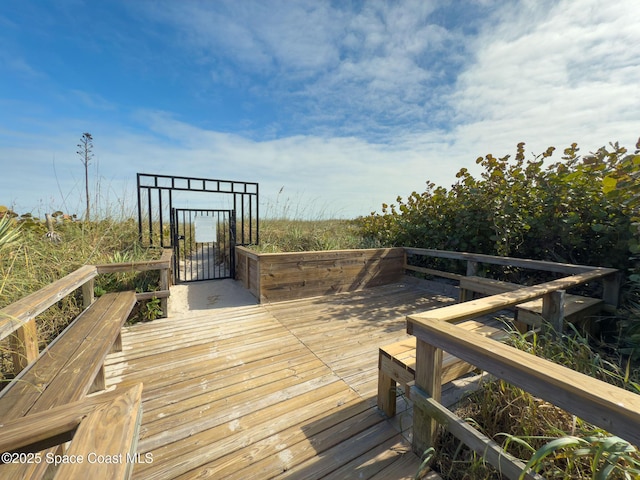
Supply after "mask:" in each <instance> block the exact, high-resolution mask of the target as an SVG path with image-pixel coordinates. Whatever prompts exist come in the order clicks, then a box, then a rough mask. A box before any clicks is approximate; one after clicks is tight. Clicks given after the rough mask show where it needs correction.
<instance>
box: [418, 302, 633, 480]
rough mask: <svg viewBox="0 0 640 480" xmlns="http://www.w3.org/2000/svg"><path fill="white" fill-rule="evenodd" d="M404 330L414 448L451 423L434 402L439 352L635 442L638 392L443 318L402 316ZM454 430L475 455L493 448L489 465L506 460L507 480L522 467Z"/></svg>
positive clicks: (426, 443)
mask: <svg viewBox="0 0 640 480" xmlns="http://www.w3.org/2000/svg"><path fill="white" fill-rule="evenodd" d="M445 308H446V307H445ZM407 332H408V333H410V334H412V335H415V336H416V337H417V342H416V376H415V379H416V380H415V386H414V387H412V390H411V392H412V393H411V396H412V398H414V399H415V405H414V428H413V438H414V440H413V443H414V450H416V451H424V449H426V448H428V447H430V446H432V443H433V440H434V435H435V426H436V421H443V419H444V421H445V422H447V423H451V424H453V423H455V422H456V419H455V416H454V415H453V414H450V412H448V413H447V412H444V411H443V410H442V409H441V408H439V407H438V405H436V404H435V403H434V402H440V396H441V390H440V383H441V382H440V381H439V375H440V371H441V363H442V352H443V351H446V352H448V353H449V354H451V355H454V356H456V357H458V358H460V359H461V360H464V361H465V362H467V363H470V364H472V365H475V366H477V367H478V368H480V369H482V370H484V371H487V372H489V373H491V374H493V375H494V376H495V377H497V378H501V379H503V380H505V381H507V382H509V383H511V384H513V385H515V386H517V387H519V388H522V389H523V390H525V391H527V392H529V393H531V394H532V395H534V396H536V397H539V398H542V399H543V400H546V401H548V402H550V403H552V404H554V405H557V406H558V407H560V408H563V409H564V410H566V411H568V412H570V413H573V414H575V415H577V416H579V417H580V418H582V419H584V420H586V421H587V422H590V423H592V424H594V425H597V426H599V427H602V428H604V429H605V430H606V431H608V432H610V433H612V434H614V435H618V436H619V437H621V438H624V439H625V440H627V441H628V442H629V443H631V444H635V445H639V444H640V395H637V394H634V393H632V392H629V391H627V390H624V389H622V388H618V387H616V386H613V385H611V384H608V383H606V382H603V381H600V380H597V379H595V378H592V377H589V376H587V375H584V374H581V373H578V372H576V371H574V370H572V369H570V368H566V367H563V366H561V365H558V364H555V363H553V362H550V361H548V360H545V359H543V358H540V357H536V356H535V355H532V354H529V353H527V352H523V351H521V350H518V349H517V348H514V347H511V346H508V345H505V344H502V343H500V342H496V341H495V340H491V339H487V338H485V337H483V336H482V335H478V334H477V333H474V332H469V331H467V330H464V329H463V328H460V327H458V326H457V325H453V324H450V323H447V322H442V321H438V320H434V319H427V318H424V316H422V317H420V316H414V315H412V316H409V317H407ZM443 412H444V413H443ZM456 427H457V425H456ZM452 431H453V430H452ZM457 431H458V434H459V435H464V437H465V438H462V437H459V438H460V439H461V440H463V441H464V440H465V439H466V440H467V441H468V442H469V444H470V445H471V444H475V446H474V447H473V448H474V449H475V450H476V451H479V453H480V454H484V452H485V451H486V450H492V452H491V453H492V455H491V456H489V457H487V459H488V460H490V461H491V463H492V464H494V465H496V463H495V462H499V463H500V465H502V464H503V462H504V463H509V464H510V465H509V467H508V469H509V471H510V472H512V474H510V475H509V477H510V478H517V474H516V473H517V472H521V471H522V466H521V464H518V463H517V462H515V463H514V462H512V461H511V460H510V459H509V458H507V457H508V456H507V455H501V454H500V453H499V452H498V450H496V448H495V446H492V445H490V442H489V439H487V438H485V437H483V436H482V435H480V434H477V435H475V434H472V433H469V432H465V431H464V429H457ZM454 433H455V432H454ZM478 442H481V443H482V442H485V443H486V448H485V449H483V448H479V447H478V446H477V445H478Z"/></svg>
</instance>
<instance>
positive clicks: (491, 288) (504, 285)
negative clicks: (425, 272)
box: [460, 276, 604, 328]
mask: <svg viewBox="0 0 640 480" xmlns="http://www.w3.org/2000/svg"><path fill="white" fill-rule="evenodd" d="M520 288H524V287H523V285H518V284H515V283H509V282H502V281H500V280H494V279H491V278H483V277H475V276H469V277H463V278H461V279H460V301H461V302H464V301H467V300H471V299H472V297H473V292H476V293H480V294H483V295H497V294H499V293H504V292H512V291H514V290H518V289H520ZM603 305H604V302H603V300H602V299H599V298H591V297H583V296H580V295H565V305H564V315H565V320H566V321H567V322H569V323H573V324H575V325H578V324H580V323H581V322H583V321H584V320H585V319H587V318H588V317H591V316H593V315H595V314H597V313H598V312H599V311H600V310H601V309H602V307H603ZM515 312H516V313H515V317H514V323H515V324H516V325H517V326H518V327H519V328H526V327H531V328H540V327H541V326H542V299H541V298H540V299H537V300H531V301H529V302H526V303H521V304H520V305H517V306H516V309H515Z"/></svg>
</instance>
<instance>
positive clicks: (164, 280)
mask: <svg viewBox="0 0 640 480" xmlns="http://www.w3.org/2000/svg"><path fill="white" fill-rule="evenodd" d="M160 290H163V291H165V290H169V269H168V268H163V269H162V270H160ZM168 300H169V299H168V298H167V297H163V298H161V299H160V308H162V318H167V317H168V316H169V302H168Z"/></svg>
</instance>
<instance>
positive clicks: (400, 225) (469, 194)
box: [359, 142, 640, 268]
mask: <svg viewBox="0 0 640 480" xmlns="http://www.w3.org/2000/svg"><path fill="white" fill-rule="evenodd" d="M637 147H638V148H640V142H639V145H638V146H637ZM555 150H556V149H555V148H554V147H549V148H548V149H547V150H546V151H545V152H544V153H543V154H541V155H539V156H536V157H534V158H533V159H530V160H526V159H525V154H524V143H519V144H518V146H517V152H516V155H515V158H514V159H513V160H512V159H511V157H510V156H509V155H507V156H504V157H502V158H496V157H494V156H493V155H491V154H488V155H486V156H485V157H479V158H478V159H477V160H476V163H477V164H479V165H480V166H481V167H482V168H483V171H482V172H481V173H480V176H479V177H477V178H476V177H474V176H473V175H472V174H471V173H470V172H469V171H468V170H467V169H466V168H463V169H461V170H460V171H459V172H458V173H457V175H456V178H457V179H458V180H457V182H456V183H455V184H454V185H453V186H452V187H451V188H450V189H448V190H447V189H446V188H444V187H436V186H435V184H433V183H432V182H427V188H426V190H425V191H424V192H422V193H417V192H413V193H412V194H411V195H409V197H408V198H407V199H403V198H402V197H398V198H397V199H396V204H392V205H387V204H383V205H382V212H381V214H378V213H375V212H373V213H372V214H371V215H370V216H368V217H363V218H360V219H359V222H360V226H361V231H362V234H363V235H364V236H365V237H366V238H368V239H369V241H370V242H371V243H373V244H379V245H397V246H412V247H424V248H435V249H442V250H457V251H469V252H475V253H485V254H492V255H509V256H515V257H523V258H534V259H541V260H551V261H559V262H567V263H578V264H587V265H601V266H610V267H615V268H627V267H628V262H629V253H630V252H631V253H633V254H637V253H638V252H639V251H640V250H639V247H638V238H639V236H638V233H639V230H638V228H639V227H638V225H639V224H638V221H639V220H638V218H639V217H640V215H638V181H637V180H638V178H637V170H638V165H639V164H640V156H638V155H637V153H638V152H636V155H627V150H626V149H625V148H623V147H620V146H619V145H618V144H617V143H616V144H611V145H610V148H609V149H607V148H605V147H603V148H601V149H600V150H598V151H597V152H596V153H594V154H590V155H587V156H584V157H581V156H579V155H578V152H579V149H578V146H577V144H575V143H574V144H572V145H571V146H570V147H568V148H566V149H565V150H564V155H563V157H562V159H561V161H558V162H555V163H550V161H551V159H552V157H553V155H554V153H555Z"/></svg>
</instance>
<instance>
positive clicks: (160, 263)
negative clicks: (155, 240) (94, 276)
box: [95, 249, 173, 274]
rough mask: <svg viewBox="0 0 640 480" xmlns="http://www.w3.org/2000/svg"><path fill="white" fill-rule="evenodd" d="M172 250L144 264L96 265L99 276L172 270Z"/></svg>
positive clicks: (166, 250)
mask: <svg viewBox="0 0 640 480" xmlns="http://www.w3.org/2000/svg"><path fill="white" fill-rule="evenodd" d="M172 255H173V252H172V250H170V249H165V250H164V251H163V252H162V256H161V257H160V258H159V259H158V260H148V261H143V262H122V263H101V264H98V265H96V266H95V267H96V269H97V271H98V274H103V273H117V272H146V271H149V270H164V269H169V268H171V257H172Z"/></svg>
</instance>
